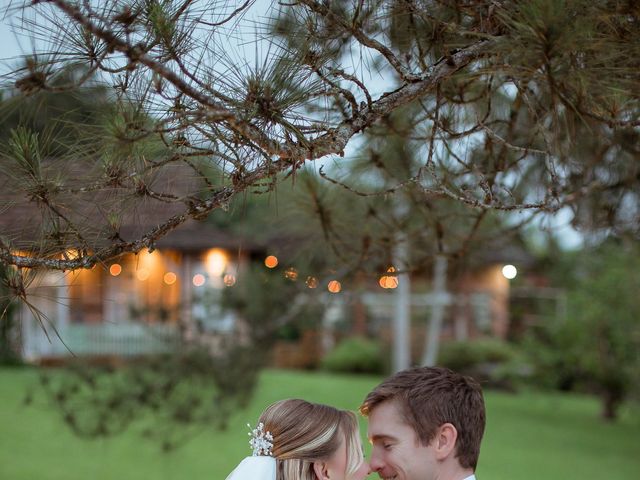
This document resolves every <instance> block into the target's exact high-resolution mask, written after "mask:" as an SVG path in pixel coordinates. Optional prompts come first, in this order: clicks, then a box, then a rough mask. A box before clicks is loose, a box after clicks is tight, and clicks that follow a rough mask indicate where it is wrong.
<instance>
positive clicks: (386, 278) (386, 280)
mask: <svg viewBox="0 0 640 480" xmlns="http://www.w3.org/2000/svg"><path fill="white" fill-rule="evenodd" d="M395 271H396V269H395V268H394V267H389V268H387V273H395ZM378 284H379V285H380V286H381V287H382V288H386V289H393V288H397V287H398V277H397V276H396V275H383V276H382V277H380V280H379V281H378Z"/></svg>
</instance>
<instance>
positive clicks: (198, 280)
mask: <svg viewBox="0 0 640 480" xmlns="http://www.w3.org/2000/svg"><path fill="white" fill-rule="evenodd" d="M192 281H193V284H194V285H195V286H196V287H201V286H202V285H204V282H205V278H204V275H202V274H201V273H196V274H195V275H194V276H193V280H192Z"/></svg>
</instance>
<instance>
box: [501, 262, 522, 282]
mask: <svg viewBox="0 0 640 480" xmlns="http://www.w3.org/2000/svg"><path fill="white" fill-rule="evenodd" d="M502 275H503V276H504V278H506V279H507V280H513V279H514V278H516V275H518V269H517V268H516V267H514V266H513V265H505V266H504V267H502Z"/></svg>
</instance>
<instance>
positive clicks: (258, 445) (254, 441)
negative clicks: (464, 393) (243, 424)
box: [247, 423, 273, 457]
mask: <svg viewBox="0 0 640 480" xmlns="http://www.w3.org/2000/svg"><path fill="white" fill-rule="evenodd" d="M247 427H249V428H251V425H249V424H248V423H247ZM248 435H249V436H250V437H251V439H250V440H249V445H250V446H251V448H252V449H253V456H254V457H258V456H268V457H270V456H272V453H271V449H272V448H273V435H271V432H265V431H264V424H262V423H259V424H258V426H257V427H256V428H254V429H253V430H251V431H250V432H249V433H248Z"/></svg>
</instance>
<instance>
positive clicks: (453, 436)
mask: <svg viewBox="0 0 640 480" xmlns="http://www.w3.org/2000/svg"><path fill="white" fill-rule="evenodd" d="M457 440H458V430H456V427H454V426H453V425H452V424H450V423H444V424H442V425H440V427H439V428H438V430H437V432H436V436H435V438H434V439H433V442H432V445H433V447H434V448H435V453H436V459H438V460H444V459H446V458H447V457H448V456H449V455H451V453H455V449H456V441H457Z"/></svg>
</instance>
